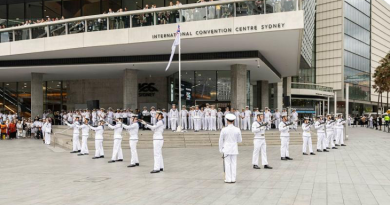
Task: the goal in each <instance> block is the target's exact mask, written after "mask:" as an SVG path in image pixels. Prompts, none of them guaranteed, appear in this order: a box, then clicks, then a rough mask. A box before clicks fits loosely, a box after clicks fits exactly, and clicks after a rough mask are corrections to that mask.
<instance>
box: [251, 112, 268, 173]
mask: <svg viewBox="0 0 390 205" xmlns="http://www.w3.org/2000/svg"><path fill="white" fill-rule="evenodd" d="M267 125H268V123H267V122H264V121H263V113H259V114H257V119H256V120H255V121H254V122H253V124H252V132H253V133H254V134H255V137H254V139H253V148H254V149H253V157H252V164H253V169H260V167H259V153H261V164H262V165H263V166H264V169H272V167H270V166H268V160H267V144H266V143H265V130H266V129H267Z"/></svg>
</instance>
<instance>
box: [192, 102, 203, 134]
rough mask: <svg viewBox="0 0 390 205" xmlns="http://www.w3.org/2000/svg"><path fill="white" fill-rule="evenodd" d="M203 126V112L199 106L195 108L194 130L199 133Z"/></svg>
mask: <svg viewBox="0 0 390 205" xmlns="http://www.w3.org/2000/svg"><path fill="white" fill-rule="evenodd" d="M201 124H202V112H201V111H200V110H199V106H195V110H194V130H195V132H199V130H200V128H201Z"/></svg>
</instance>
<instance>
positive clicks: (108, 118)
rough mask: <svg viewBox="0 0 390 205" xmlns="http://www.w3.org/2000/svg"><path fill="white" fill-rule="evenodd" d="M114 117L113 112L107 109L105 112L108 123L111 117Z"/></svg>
mask: <svg viewBox="0 0 390 205" xmlns="http://www.w3.org/2000/svg"><path fill="white" fill-rule="evenodd" d="M113 118H114V113H113V112H112V111H108V113H107V121H108V123H109V124H112V119H113Z"/></svg>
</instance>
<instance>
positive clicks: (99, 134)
mask: <svg viewBox="0 0 390 205" xmlns="http://www.w3.org/2000/svg"><path fill="white" fill-rule="evenodd" d="M89 128H91V130H94V131H95V140H102V139H103V132H104V127H103V125H100V126H98V127H92V126H90V125H89Z"/></svg>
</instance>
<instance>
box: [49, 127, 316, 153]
mask: <svg viewBox="0 0 390 205" xmlns="http://www.w3.org/2000/svg"><path fill="white" fill-rule="evenodd" d="M72 131H73V130H72V129H68V127H66V126H53V133H55V134H52V138H53V142H54V143H55V146H61V147H64V148H67V149H72ZM122 134H123V135H122V137H123V139H122V148H123V149H129V134H128V132H127V131H123V133H122ZM311 134H312V143H313V145H315V144H316V143H317V135H316V134H315V133H314V132H312V133H311ZM113 135H114V132H113V130H105V131H104V142H103V147H104V148H105V149H112V147H113V144H114V139H113ZM219 135H220V131H200V132H193V131H188V132H180V133H179V132H172V131H170V130H165V131H164V148H193V147H218V142H219ZM279 135H280V132H279V131H278V130H269V131H266V133H265V139H266V141H267V145H280V137H279ZM138 137H139V141H138V144H137V148H139V149H150V148H153V132H151V131H150V130H145V131H144V130H140V131H139V133H138ZM80 141H81V137H80ZM302 143H303V141H302V130H300V129H298V130H297V131H295V130H292V131H291V132H290V145H301V144H302ZM239 146H253V133H252V132H251V131H242V143H240V144H239ZM88 147H89V148H90V149H93V148H94V147H95V141H94V132H93V131H90V135H89V138H88Z"/></svg>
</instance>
